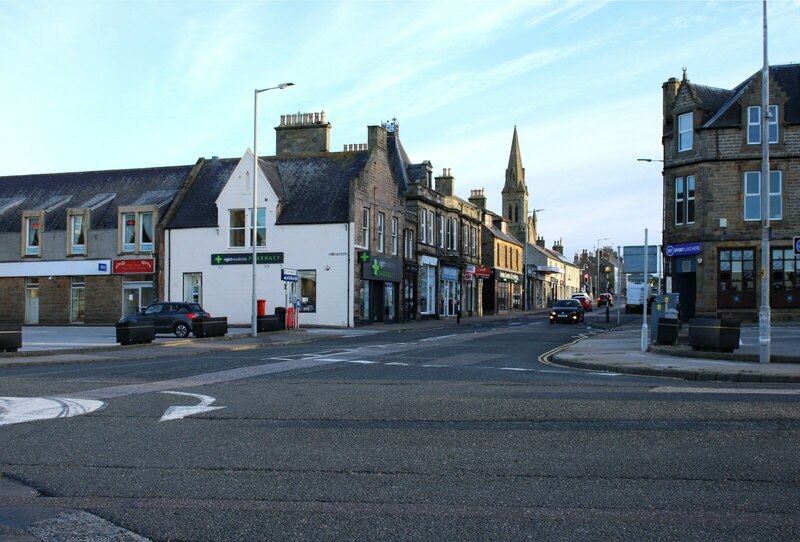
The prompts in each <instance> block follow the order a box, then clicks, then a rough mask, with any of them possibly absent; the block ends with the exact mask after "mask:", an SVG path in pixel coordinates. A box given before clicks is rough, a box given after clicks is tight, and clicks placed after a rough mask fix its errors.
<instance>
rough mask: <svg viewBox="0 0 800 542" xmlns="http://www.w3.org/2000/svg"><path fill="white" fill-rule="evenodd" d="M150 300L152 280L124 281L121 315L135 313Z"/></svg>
mask: <svg viewBox="0 0 800 542" xmlns="http://www.w3.org/2000/svg"><path fill="white" fill-rule="evenodd" d="M152 302H153V283H152V282H126V283H124V284H123V285H122V316H128V315H131V314H136V313H137V312H139V311H140V310H141V309H143V308H145V307H146V306H147V305H149V304H150V303H152Z"/></svg>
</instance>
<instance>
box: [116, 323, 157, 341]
mask: <svg viewBox="0 0 800 542" xmlns="http://www.w3.org/2000/svg"><path fill="white" fill-rule="evenodd" d="M155 338H156V326H155V324H154V323H153V322H123V323H119V322H118V323H117V342H118V343H119V344H141V343H151V342H153V339H155Z"/></svg>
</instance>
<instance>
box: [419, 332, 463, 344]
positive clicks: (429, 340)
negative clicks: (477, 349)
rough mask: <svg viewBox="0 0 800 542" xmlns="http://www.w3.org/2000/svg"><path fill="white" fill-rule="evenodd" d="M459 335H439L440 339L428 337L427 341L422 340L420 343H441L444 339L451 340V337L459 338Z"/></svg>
mask: <svg viewBox="0 0 800 542" xmlns="http://www.w3.org/2000/svg"><path fill="white" fill-rule="evenodd" d="M457 336H458V335H457V334H455V333H453V334H452V335H439V336H438V337H428V338H427V339H420V341H419V342H421V343H427V342H431V341H441V340H442V339H449V338H450V337H457Z"/></svg>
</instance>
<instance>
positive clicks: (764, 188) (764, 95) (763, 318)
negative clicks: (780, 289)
mask: <svg viewBox="0 0 800 542" xmlns="http://www.w3.org/2000/svg"><path fill="white" fill-rule="evenodd" d="M769 121H770V112H769V62H768V61H767V2H766V0H765V1H764V66H763V67H762V69H761V308H760V309H759V311H758V313H759V314H758V346H759V347H758V361H759V363H769V362H770V349H771V344H770V343H771V340H770V335H771V330H770V325H771V322H770V320H771V318H772V315H771V310H770V306H769V279H770V277H769V275H770V268H769V219H770V208H769V204H770V201H769V192H770V190H769V185H770V182H769V180H770V179H769V176H770V173H769Z"/></svg>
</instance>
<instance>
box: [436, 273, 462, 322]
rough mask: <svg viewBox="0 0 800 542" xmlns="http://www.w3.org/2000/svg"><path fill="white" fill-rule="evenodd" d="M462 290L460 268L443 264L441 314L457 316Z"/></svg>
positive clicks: (445, 316) (440, 299) (440, 289)
mask: <svg viewBox="0 0 800 542" xmlns="http://www.w3.org/2000/svg"><path fill="white" fill-rule="evenodd" d="M460 290H461V288H460V287H459V284H458V268H457V267H452V266H449V265H443V266H442V280H441V283H440V285H439V316H441V317H443V318H447V317H448V316H456V311H457V310H459V306H458V305H459V296H460V295H461V291H460Z"/></svg>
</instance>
